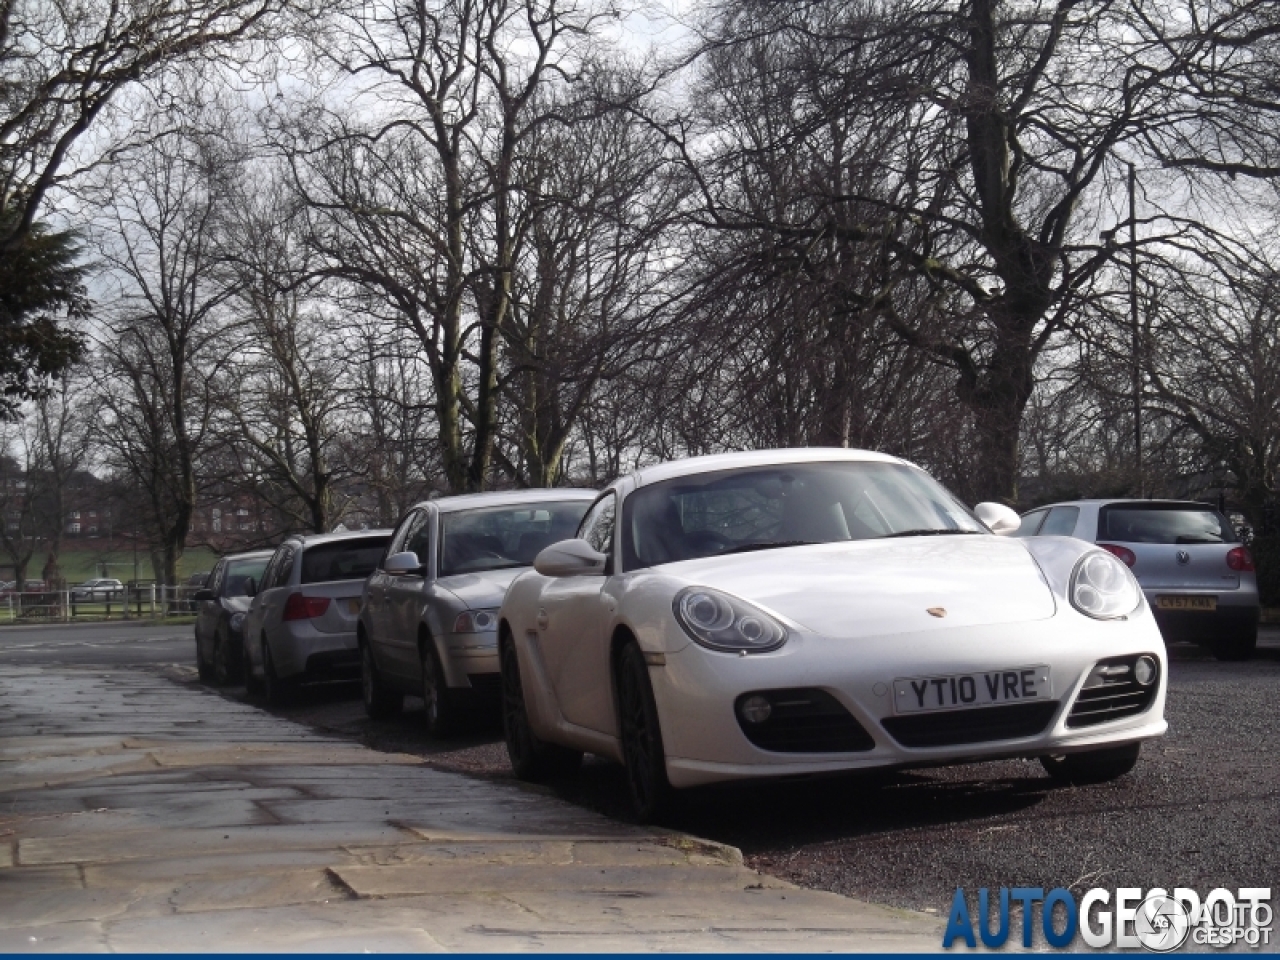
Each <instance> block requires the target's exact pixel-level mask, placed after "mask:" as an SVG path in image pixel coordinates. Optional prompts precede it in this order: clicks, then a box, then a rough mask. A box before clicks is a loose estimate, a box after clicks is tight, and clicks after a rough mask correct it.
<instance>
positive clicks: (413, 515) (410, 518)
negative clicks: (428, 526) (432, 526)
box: [387, 510, 425, 556]
mask: <svg viewBox="0 0 1280 960" xmlns="http://www.w3.org/2000/svg"><path fill="white" fill-rule="evenodd" d="M424 513H425V511H423V510H414V511H412V512H410V513H409V514H407V515H406V516H405V518H404V519H403V520H401V521H400V525H399V526H398V527H396V532H395V533H393V534H392V535H391V543H390V545H389V546H388V547H387V556H391V555H392V554H394V553H402V552H404V549H405V546H404V544H405V541H406V540H407V539H408V538H409V531H410V529H411V528H413V527H414V526H415V525H416V524H417V523H419V522H420V521H421V520H422V516H423V514H424Z"/></svg>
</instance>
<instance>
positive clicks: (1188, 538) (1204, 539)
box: [1173, 534, 1225, 543]
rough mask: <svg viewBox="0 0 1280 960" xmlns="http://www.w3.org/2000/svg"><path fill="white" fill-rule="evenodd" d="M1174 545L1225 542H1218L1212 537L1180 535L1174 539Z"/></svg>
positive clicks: (1219, 541)
mask: <svg viewBox="0 0 1280 960" xmlns="http://www.w3.org/2000/svg"><path fill="white" fill-rule="evenodd" d="M1173 542H1174V543H1223V542H1225V541H1222V540H1217V539H1215V538H1214V537H1212V536H1210V535H1205V536H1203V537H1195V536H1190V535H1188V534H1179V535H1178V536H1176V537H1174V538H1173Z"/></svg>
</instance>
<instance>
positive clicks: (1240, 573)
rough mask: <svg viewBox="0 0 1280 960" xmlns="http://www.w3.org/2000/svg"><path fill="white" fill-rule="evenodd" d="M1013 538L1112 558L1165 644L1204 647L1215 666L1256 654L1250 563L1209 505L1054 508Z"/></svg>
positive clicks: (1123, 503)
mask: <svg viewBox="0 0 1280 960" xmlns="http://www.w3.org/2000/svg"><path fill="white" fill-rule="evenodd" d="M1015 536H1019V537H1034V536H1039V537H1044V536H1064V537H1076V538H1078V539H1081V540H1088V541H1089V542H1091V543H1096V544H1097V545H1098V546H1100V547H1102V548H1103V549H1104V550H1107V551H1109V552H1110V553H1113V554H1115V555H1116V556H1117V557H1119V558H1120V559H1121V560H1123V561H1124V562H1125V564H1127V565H1128V566H1129V568H1130V569H1131V570H1132V571H1133V575H1134V576H1135V577H1137V579H1138V583H1139V584H1140V585H1141V587H1142V592H1143V593H1144V594H1145V595H1146V598H1147V603H1148V604H1149V605H1150V607H1151V611H1152V613H1153V614H1154V615H1155V618H1156V622H1157V623H1158V624H1159V625H1160V631H1161V633H1163V634H1164V638H1165V641H1166V642H1171V641H1176V640H1190V641H1193V642H1196V643H1202V644H1205V645H1207V646H1209V647H1211V648H1212V650H1213V653H1214V655H1215V656H1216V657H1217V658H1218V659H1219V660H1247V659H1248V658H1249V657H1251V656H1252V655H1253V651H1254V649H1255V648H1256V647H1257V643H1258V615H1259V613H1260V607H1259V603H1258V580H1257V575H1256V573H1255V572H1254V566H1253V557H1252V556H1251V555H1250V554H1249V550H1248V548H1247V547H1245V546H1244V544H1242V543H1241V542H1240V538H1239V536H1237V534H1236V532H1235V530H1234V529H1233V528H1232V526H1231V522H1230V521H1229V520H1228V519H1227V518H1226V517H1225V516H1223V514H1222V513H1221V511H1219V510H1218V509H1216V508H1215V507H1213V506H1211V505H1209V504H1207V503H1198V502H1196V501H1188V500H1073V501H1070V502H1068V503H1053V504H1049V505H1047V506H1044V507H1038V508H1037V509H1035V510H1031V511H1028V512H1027V513H1025V514H1023V515H1022V526H1021V527H1020V528H1019V530H1018V532H1017V533H1016V534H1015Z"/></svg>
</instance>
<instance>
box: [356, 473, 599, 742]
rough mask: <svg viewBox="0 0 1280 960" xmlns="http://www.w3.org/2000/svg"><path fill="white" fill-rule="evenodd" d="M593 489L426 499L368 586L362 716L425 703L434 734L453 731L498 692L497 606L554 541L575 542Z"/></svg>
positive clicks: (406, 522)
mask: <svg viewBox="0 0 1280 960" xmlns="http://www.w3.org/2000/svg"><path fill="white" fill-rule="evenodd" d="M595 498H596V494H595V492H594V491H592V490H520V491H513V492H510V493H477V494H467V495H464V496H457V497H442V498H441V499H439V500H428V501H426V502H424V503H420V504H418V505H417V506H415V507H413V508H412V509H411V510H410V511H409V512H408V513H407V514H406V515H405V517H404V519H403V520H401V521H400V524H399V526H398V527H397V528H396V532H395V535H394V536H393V537H392V539H391V544H390V546H389V547H388V548H387V556H386V558H385V559H384V560H383V561H382V562H381V563H379V565H378V569H377V570H375V571H374V572H373V574H372V575H371V576H370V577H369V579H368V581H367V582H366V583H365V592H364V603H363V605H362V606H361V609H360V625H359V644H360V656H361V683H362V689H363V694H364V706H365V710H366V711H367V712H368V714H369V716H371V717H385V716H389V715H391V714H394V713H396V712H398V711H399V710H400V708H401V706H402V705H403V702H404V696H405V694H412V695H416V696H420V697H422V698H423V701H424V707H425V714H424V716H425V722H426V727H427V730H428V731H429V732H431V733H434V734H439V733H445V732H448V731H449V730H450V729H452V728H456V727H457V726H458V724H459V722H460V720H461V719H462V718H463V716H464V715H465V713H466V712H467V708H468V707H469V706H471V705H473V704H474V703H476V702H477V701H480V700H482V698H483V696H484V695H485V694H488V695H489V696H490V697H491V698H492V699H493V701H494V703H495V704H496V701H497V695H498V690H499V686H498V608H499V607H501V606H502V599H503V597H504V596H505V595H506V592H507V587H508V586H509V585H510V584H511V581H512V580H514V579H515V578H516V577H517V576H518V575H519V574H521V573H523V572H524V571H525V570H527V569H528V568H529V567H530V566H531V565H532V564H533V558H534V557H535V556H536V555H537V554H538V552H539V551H540V550H541V549H542V548H543V547H545V546H548V545H549V544H552V543H556V542H558V541H560V540H564V539H567V538H569V537H572V536H573V535H574V533H575V532H576V531H577V529H578V523H579V522H580V521H581V520H582V516H583V514H585V513H586V512H587V508H588V507H590V506H591V503H592V501H593V500H595Z"/></svg>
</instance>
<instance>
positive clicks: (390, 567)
mask: <svg viewBox="0 0 1280 960" xmlns="http://www.w3.org/2000/svg"><path fill="white" fill-rule="evenodd" d="M382 569H383V570H384V571H386V572H387V573H389V574H391V575H392V576H404V575H405V574H418V575H419V576H420V575H421V574H422V563H421V562H420V561H419V560H418V555H417V554H416V553H414V552H413V551H412V550H406V551H405V552H404V553H393V554H392V555H391V556H389V557H387V562H386V563H384V564H383V565H382Z"/></svg>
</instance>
